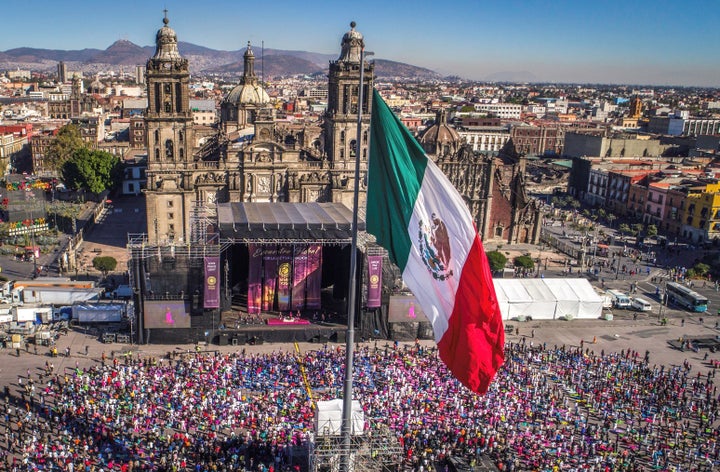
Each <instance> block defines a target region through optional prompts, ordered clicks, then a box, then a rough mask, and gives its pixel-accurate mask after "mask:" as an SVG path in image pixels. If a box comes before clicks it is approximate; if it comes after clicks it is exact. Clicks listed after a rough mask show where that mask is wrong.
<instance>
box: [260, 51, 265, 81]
mask: <svg viewBox="0 0 720 472" xmlns="http://www.w3.org/2000/svg"><path fill="white" fill-rule="evenodd" d="M260 47H261V48H262V50H261V51H260V83H261V84H262V86H263V88H265V40H262V41H260Z"/></svg>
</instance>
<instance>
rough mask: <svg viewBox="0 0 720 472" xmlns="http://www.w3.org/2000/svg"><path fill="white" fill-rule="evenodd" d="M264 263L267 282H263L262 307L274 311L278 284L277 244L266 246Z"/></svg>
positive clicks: (264, 309)
mask: <svg viewBox="0 0 720 472" xmlns="http://www.w3.org/2000/svg"><path fill="white" fill-rule="evenodd" d="M263 263H264V265H265V283H264V284H263V297H262V309H263V311H272V310H274V309H275V286H276V285H277V266H278V261H277V248H276V246H265V248H264V250H263Z"/></svg>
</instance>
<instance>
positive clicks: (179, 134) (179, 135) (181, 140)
mask: <svg viewBox="0 0 720 472" xmlns="http://www.w3.org/2000/svg"><path fill="white" fill-rule="evenodd" d="M184 140H185V133H184V132H183V131H182V130H180V132H179V133H178V141H180V142H181V143H182V142H183V141H184Z"/></svg>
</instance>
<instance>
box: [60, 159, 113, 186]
mask: <svg viewBox="0 0 720 472" xmlns="http://www.w3.org/2000/svg"><path fill="white" fill-rule="evenodd" d="M62 177H63V180H64V181H65V185H67V186H69V187H71V188H74V189H85V190H88V191H89V192H92V193H100V192H103V191H105V190H109V189H112V188H114V187H115V186H117V185H119V184H120V181H121V179H122V163H121V162H120V159H118V158H117V157H115V156H113V155H112V154H110V153H109V152H105V151H91V150H90V149H87V148H81V149H78V150H76V152H75V153H74V154H73V155H72V156H71V157H70V158H69V159H68V160H67V161H66V162H65V164H63V167H62Z"/></svg>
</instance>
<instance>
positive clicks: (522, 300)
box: [495, 279, 533, 318]
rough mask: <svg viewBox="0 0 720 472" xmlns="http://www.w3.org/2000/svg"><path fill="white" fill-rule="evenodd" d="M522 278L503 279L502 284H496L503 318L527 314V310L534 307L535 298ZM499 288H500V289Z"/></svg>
mask: <svg viewBox="0 0 720 472" xmlns="http://www.w3.org/2000/svg"><path fill="white" fill-rule="evenodd" d="M520 280H521V279H503V281H504V282H505V283H503V284H502V285H500V286H499V285H498V284H497V283H496V284H495V290H496V292H497V297H498V302H499V303H500V312H501V313H502V314H503V318H506V317H507V318H516V317H518V316H523V315H524V316H527V311H528V310H529V309H530V308H532V304H533V299H532V297H531V296H530V294H528V293H527V290H525V287H524V285H523V284H522V283H521V282H520ZM498 288H499V289H498Z"/></svg>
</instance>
